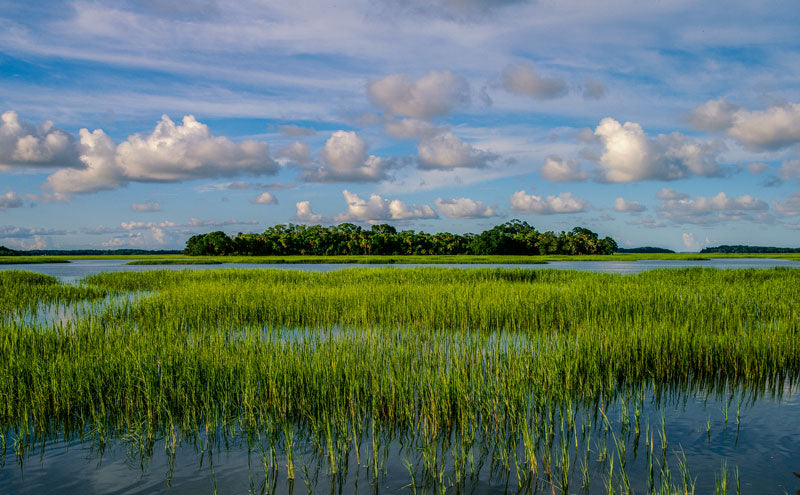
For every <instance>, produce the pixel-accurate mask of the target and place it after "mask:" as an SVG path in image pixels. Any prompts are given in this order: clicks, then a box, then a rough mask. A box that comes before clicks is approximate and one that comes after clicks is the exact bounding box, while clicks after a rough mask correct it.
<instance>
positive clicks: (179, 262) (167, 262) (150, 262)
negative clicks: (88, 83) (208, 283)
mask: <svg viewBox="0 0 800 495" xmlns="http://www.w3.org/2000/svg"><path fill="white" fill-rule="evenodd" d="M222 263H223V262H222V261H219V260H206V259H168V260H165V259H157V260H150V259H148V260H134V261H129V262H127V263H125V264H126V265H221V264H222Z"/></svg>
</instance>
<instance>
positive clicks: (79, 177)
mask: <svg viewBox="0 0 800 495" xmlns="http://www.w3.org/2000/svg"><path fill="white" fill-rule="evenodd" d="M80 137H81V148H82V151H81V161H82V162H83V163H84V165H85V166H86V168H83V169H70V168H64V169H61V170H58V171H56V172H54V173H53V174H51V175H50V176H48V177H47V180H46V181H45V183H44V187H45V188H46V189H51V190H53V191H54V192H55V193H56V194H66V195H69V194H73V193H92V192H97V191H102V190H107V189H116V188H118V187H120V186H122V185H124V184H126V183H127V180H126V178H125V177H124V174H123V172H122V169H120V168H119V167H118V166H117V163H116V161H115V148H114V142H113V141H112V140H111V138H110V137H108V136H107V135H106V133H105V132H103V130H102V129H97V130H95V131H94V132H89V130H88V129H81V130H80Z"/></svg>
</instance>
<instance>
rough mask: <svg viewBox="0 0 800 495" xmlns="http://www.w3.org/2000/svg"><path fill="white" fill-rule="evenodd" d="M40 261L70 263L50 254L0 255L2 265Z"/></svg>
mask: <svg viewBox="0 0 800 495" xmlns="http://www.w3.org/2000/svg"><path fill="white" fill-rule="evenodd" d="M40 263H69V260H68V259H65V258H54V257H49V256H0V265H35V264H40Z"/></svg>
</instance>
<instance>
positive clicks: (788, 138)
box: [0, 0, 800, 251]
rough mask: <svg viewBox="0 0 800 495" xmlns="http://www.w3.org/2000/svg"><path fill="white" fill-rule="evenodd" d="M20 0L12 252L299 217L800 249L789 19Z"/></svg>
mask: <svg viewBox="0 0 800 495" xmlns="http://www.w3.org/2000/svg"><path fill="white" fill-rule="evenodd" d="M30 3H31V5H29V4H28V2H17V1H8V0H0V245H4V246H7V247H10V248H13V249H80V248H94V249H116V248H144V249H181V248H183V247H184V245H185V242H186V239H188V237H189V236H191V235H193V234H198V233H206V232H211V231H215V230H223V231H225V232H227V233H229V234H236V233H238V232H261V231H263V230H265V229H266V228H267V227H269V226H272V225H275V224H279V223H302V224H323V225H330V224H338V223H341V222H351V223H355V224H358V225H362V226H364V227H369V226H370V225H372V224H379V223H389V224H392V225H395V226H396V227H398V228H399V229H403V230H405V229H412V230H424V231H426V232H444V231H447V232H458V233H466V232H475V233H478V232H481V231H483V230H485V229H487V228H490V227H492V226H494V225H497V224H500V223H503V222H506V221H508V220H511V219H514V218H517V219H520V220H524V221H526V222H528V223H529V224H531V225H533V226H534V227H536V228H537V229H538V230H540V231H546V230H553V231H556V232H560V231H562V230H566V231H568V230H571V229H572V228H573V227H575V226H583V227H587V228H590V229H592V230H593V231H595V232H597V233H599V234H600V235H601V236H610V237H613V238H614V239H615V240H616V241H617V242H618V243H619V245H620V246H621V247H636V246H660V247H666V248H670V249H674V250H676V251H697V250H699V249H702V248H703V247H705V246H716V245H720V244H750V245H770V246H789V247H800V30H798V29H797V26H798V25H800V9H798V8H797V3H796V2H795V1H793V0H788V1H769V2H752V1H739V0H730V1H725V2H722V1H718V2H714V1H709V2H696V1H684V0H672V1H668V2H640V1H631V0H608V1H605V2H596V1H590V0H585V1H583V0H581V1H578V0H558V1H556V0H552V1H551V0H540V1H522V0H494V1H488V0H405V1H398V0H351V1H340V2H328V1H322V0H314V1H306V0H292V1H270V2H257V1H249V0H240V1H237V2H217V1H215V0H184V1H182V2H174V3H173V2H163V1H159V0H141V1H133V0H131V1H104V2H86V1H76V2H51V1H42V2H30Z"/></svg>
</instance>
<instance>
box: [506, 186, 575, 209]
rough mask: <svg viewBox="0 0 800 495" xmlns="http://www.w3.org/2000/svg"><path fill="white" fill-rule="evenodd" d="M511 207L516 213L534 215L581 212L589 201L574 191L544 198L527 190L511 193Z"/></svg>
mask: <svg viewBox="0 0 800 495" xmlns="http://www.w3.org/2000/svg"><path fill="white" fill-rule="evenodd" d="M510 199H511V209H512V210H513V211H515V212H516V213H528V214H534V215H552V214H556V213H579V212H582V211H584V210H585V209H586V208H587V207H588V205H589V203H588V201H586V200H585V199H583V198H579V197H577V196H573V195H572V193H568V192H566V193H561V194H559V195H558V196H552V195H551V196H547V197H546V198H543V197H541V196H536V195H532V194H527V193H526V192H525V191H517V192H515V193H514V194H512V195H511V198H510Z"/></svg>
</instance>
